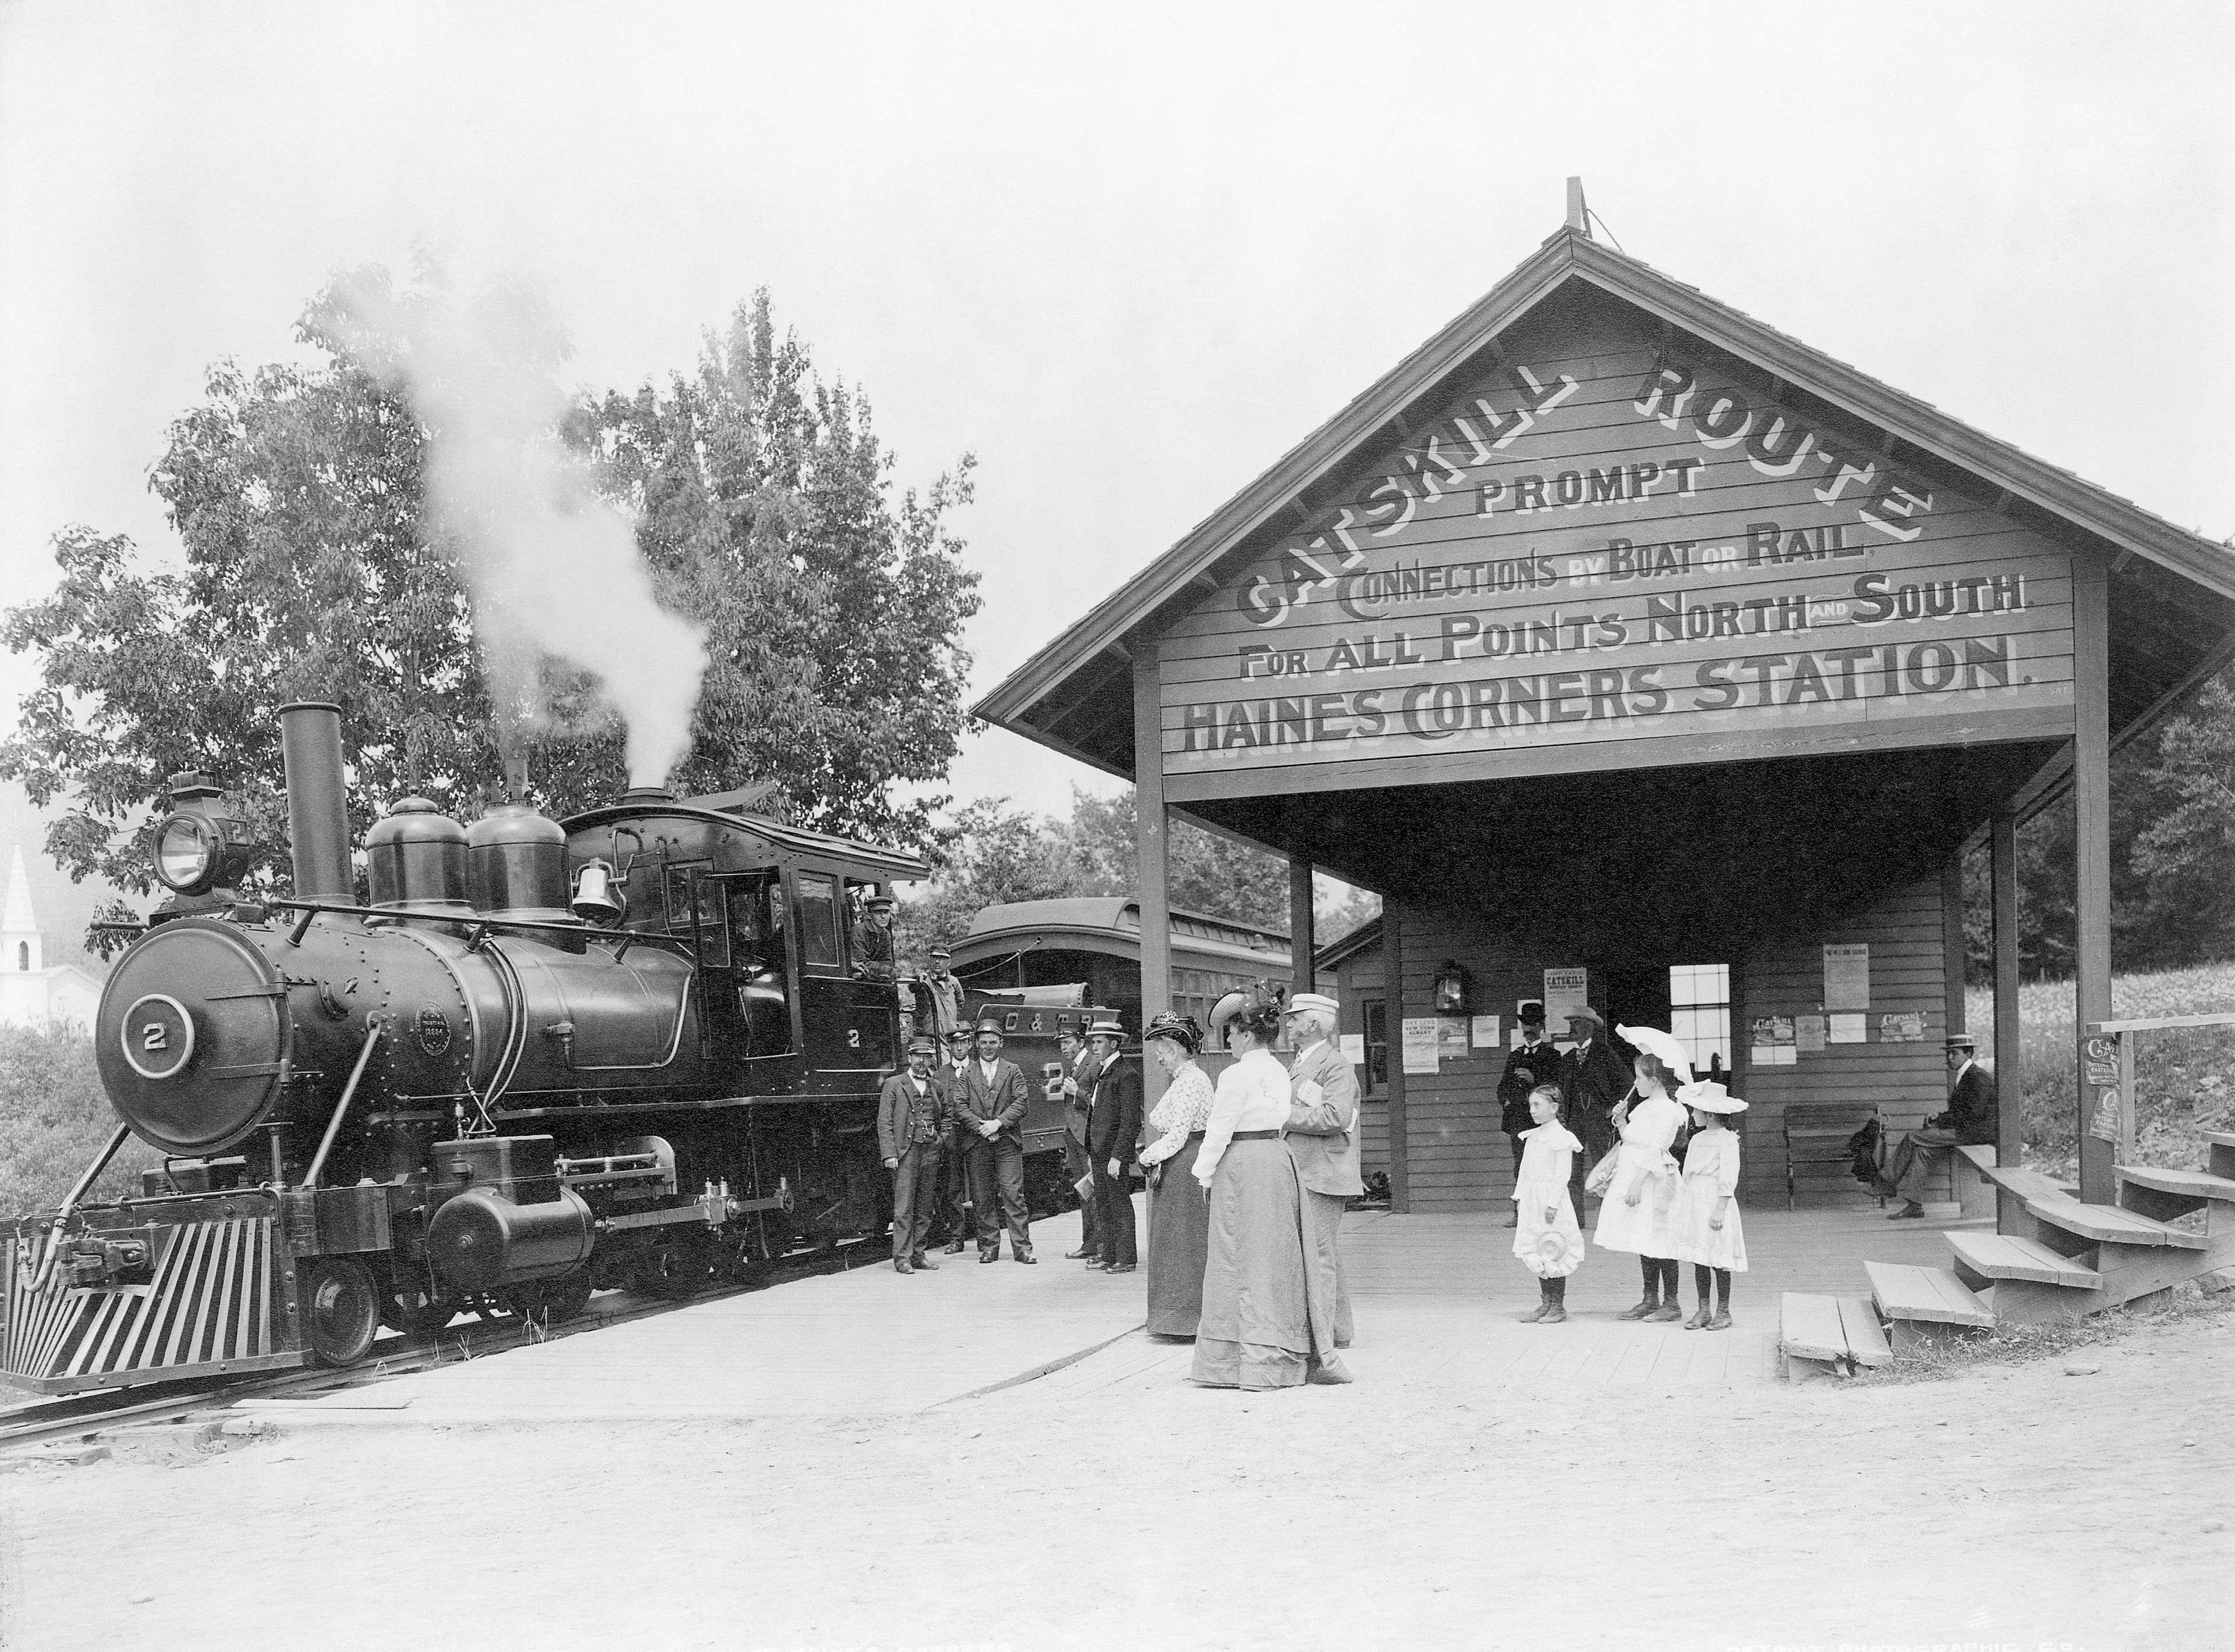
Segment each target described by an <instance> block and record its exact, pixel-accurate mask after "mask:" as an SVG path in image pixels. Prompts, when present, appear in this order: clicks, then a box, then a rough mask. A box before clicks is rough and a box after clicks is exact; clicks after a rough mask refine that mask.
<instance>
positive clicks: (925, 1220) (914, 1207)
mask: <svg viewBox="0 0 2235 1652" xmlns="http://www.w3.org/2000/svg"><path fill="white" fill-rule="evenodd" d="M938 1051H939V1041H938V1040H937V1039H934V1038H932V1037H931V1036H930V1035H929V1034H928V1033H917V1034H916V1035H915V1036H914V1038H912V1039H909V1040H908V1071H907V1072H896V1073H895V1074H894V1075H893V1076H892V1077H891V1078H888V1079H886V1080H885V1085H884V1088H883V1090H882V1091H881V1092H879V1093H878V1096H877V1149H878V1151H879V1152H880V1153H881V1154H882V1156H883V1157H884V1161H885V1168H886V1169H887V1170H890V1171H891V1172H892V1173H893V1271H894V1272H895V1273H896V1274H912V1273H914V1271H915V1270H916V1269H919V1268H931V1269H935V1268H937V1267H938V1266H939V1264H938V1263H937V1262H934V1261H932V1260H931V1258H930V1257H928V1256H927V1255H924V1254H923V1248H924V1246H925V1245H926V1244H927V1242H929V1240H930V1238H931V1206H932V1201H933V1199H934V1198H935V1197H936V1196H937V1195H938V1190H939V1173H940V1170H941V1167H942V1165H943V1164H944V1163H945V1160H946V1157H947V1155H946V1143H947V1123H948V1120H947V1111H948V1104H947V1086H946V1085H944V1084H942V1083H941V1082H940V1081H939V1080H938V1079H937V1078H934V1077H932V1072H931V1062H932V1058H933V1057H934V1055H935V1054H937V1053H938Z"/></svg>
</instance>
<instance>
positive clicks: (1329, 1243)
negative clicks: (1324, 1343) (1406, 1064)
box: [1285, 993, 1366, 1348]
mask: <svg viewBox="0 0 2235 1652" xmlns="http://www.w3.org/2000/svg"><path fill="white" fill-rule="evenodd" d="M1336 1013H1337V1011H1336V1006H1335V1000H1334V999H1332V998H1329V997H1328V996H1327V994H1326V993H1297V994H1296V995H1295V996H1294V998H1292V999H1290V1000H1288V1042H1289V1043H1290V1044H1292V1045H1294V1046H1295V1049H1296V1059H1295V1062H1294V1065H1292V1066H1291V1067H1290V1068H1289V1070H1288V1097H1289V1100H1288V1125H1287V1131H1288V1134H1287V1137H1286V1138H1285V1139H1286V1140H1287V1142H1288V1155H1289V1157H1292V1158H1294V1160H1295V1161H1296V1173H1297V1175H1298V1176H1299V1177H1301V1178H1302V1181H1303V1183H1304V1202H1305V1204H1306V1205H1307V1206H1308V1214H1309V1215H1310V1216H1311V1219H1312V1226H1313V1229H1314V1231H1315V1232H1316V1233H1317V1234H1318V1235H1319V1236H1320V1242H1321V1246H1322V1247H1323V1248H1324V1249H1326V1251H1327V1254H1328V1255H1331V1256H1333V1257H1334V1263H1335V1268H1334V1345H1335V1347H1339V1348H1347V1347H1349V1346H1350V1341H1351V1316H1350V1287H1349V1285H1348V1284H1347V1282H1345V1281H1344V1279H1343V1275H1342V1253H1341V1250H1340V1247H1339V1245H1338V1243H1337V1241H1338V1240H1339V1239H1340V1236H1341V1234H1342V1213H1343V1212H1344V1211H1345V1210H1347V1209H1348V1208H1349V1206H1350V1202H1351V1200H1352V1198H1353V1197H1354V1196H1356V1195H1358V1194H1360V1193H1362V1192H1364V1191H1365V1188H1366V1184H1365V1183H1363V1182H1362V1181H1360V1179H1359V1174H1358V1150H1359V1137H1360V1135H1361V1134H1362V1133H1363V1132H1362V1131H1360V1129H1359V1125H1358V1075H1357V1074H1356V1073H1354V1072H1352V1071H1351V1066H1350V1062H1349V1061H1348V1060H1347V1059H1346V1058H1345V1057H1344V1055H1343V1053H1342V1049H1341V1046H1339V1045H1338V1044H1336V1043H1335V1041H1334V1029H1335V1017H1336Z"/></svg>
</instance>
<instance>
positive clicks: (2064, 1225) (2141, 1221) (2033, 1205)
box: [2025, 1194, 2211, 1250]
mask: <svg viewBox="0 0 2235 1652" xmlns="http://www.w3.org/2000/svg"><path fill="white" fill-rule="evenodd" d="M2025 1208H2026V1214H2027V1215H2029V1216H2033V1217H2035V1219H2036V1220H2038V1221H2042V1222H2046V1223H2048V1224H2049V1226H2051V1227H2053V1228H2061V1229H2064V1231H2065V1232H2067V1233H2076V1234H2078V1235H2079V1236H2081V1238H2083V1239H2093V1240H2094V1241H2096V1242H2098V1243H2100V1244H2114V1245H2165V1246H2171V1247H2173V1248H2174V1249H2181V1250H2203V1249H2207V1248H2208V1247H2209V1246H2210V1244H2211V1241H2210V1240H2209V1239H2207V1238H2206V1236H2204V1235H2202V1234H2200V1233H2190V1232H2188V1231H2186V1229H2180V1228H2169V1227H2167V1226H2166V1224H2165V1223H2162V1222H2158V1221H2153V1219H2152V1218H2150V1217H2148V1216H2140V1215H2138V1214H2136V1213H2135V1212H2134V1211H2132V1210H2120V1208H2119V1207H2118V1206H2117V1205H2115V1204H2082V1203H2080V1201H2079V1200H2077V1199H2068V1198H2066V1197H2064V1196H2062V1195H2061V1194H2060V1195H2057V1196H2055V1197H2052V1198H2028V1199H2027V1200H2026V1202H2025Z"/></svg>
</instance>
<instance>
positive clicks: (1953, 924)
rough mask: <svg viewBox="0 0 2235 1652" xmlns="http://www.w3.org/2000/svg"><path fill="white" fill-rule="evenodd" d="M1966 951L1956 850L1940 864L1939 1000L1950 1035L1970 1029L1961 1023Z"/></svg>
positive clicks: (1960, 853)
mask: <svg viewBox="0 0 2235 1652" xmlns="http://www.w3.org/2000/svg"><path fill="white" fill-rule="evenodd" d="M1968 951H1969V949H1968V948H1967V947H1965V946H1964V944H1963V850H1962V849H1957V850H1956V852H1955V853H1954V854H1953V855H1950V856H1949V857H1948V858H1947V859H1946V860H1945V861H1943V862H1941V865H1940V972H1941V993H1940V1002H1941V1007H1942V1009H1943V1012H1944V1013H1945V1015H1946V1018H1947V1021H1948V1036H1949V1037H1950V1038H1954V1037H1955V1036H1956V1034H1957V1033H1968V1032H1970V1030H1971V1029H1970V1027H1969V1026H1966V1025H1965V1024H1964V1022H1965V1010H1964V1006H1963V966H1964V963H1965V960H1966V956H1967V954H1968Z"/></svg>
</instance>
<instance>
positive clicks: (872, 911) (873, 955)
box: [854, 895, 900, 981]
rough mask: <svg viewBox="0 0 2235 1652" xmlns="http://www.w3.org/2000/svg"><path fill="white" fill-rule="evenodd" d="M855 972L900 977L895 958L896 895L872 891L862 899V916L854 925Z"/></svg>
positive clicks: (871, 976) (872, 977)
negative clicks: (873, 892) (894, 896)
mask: <svg viewBox="0 0 2235 1652" xmlns="http://www.w3.org/2000/svg"><path fill="white" fill-rule="evenodd" d="M854 973H855V974H856V975H860V976H862V977H864V978H865V979H867V980H882V981H888V980H895V979H897V978H898V976H899V973H900V972H899V968H898V966H897V965H896V964H895V961H894V958H893V897H892V896H890V895H871V896H870V897H869V898H868V900H866V901H862V916H861V919H860V921H858V922H856V923H855V926H854Z"/></svg>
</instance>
